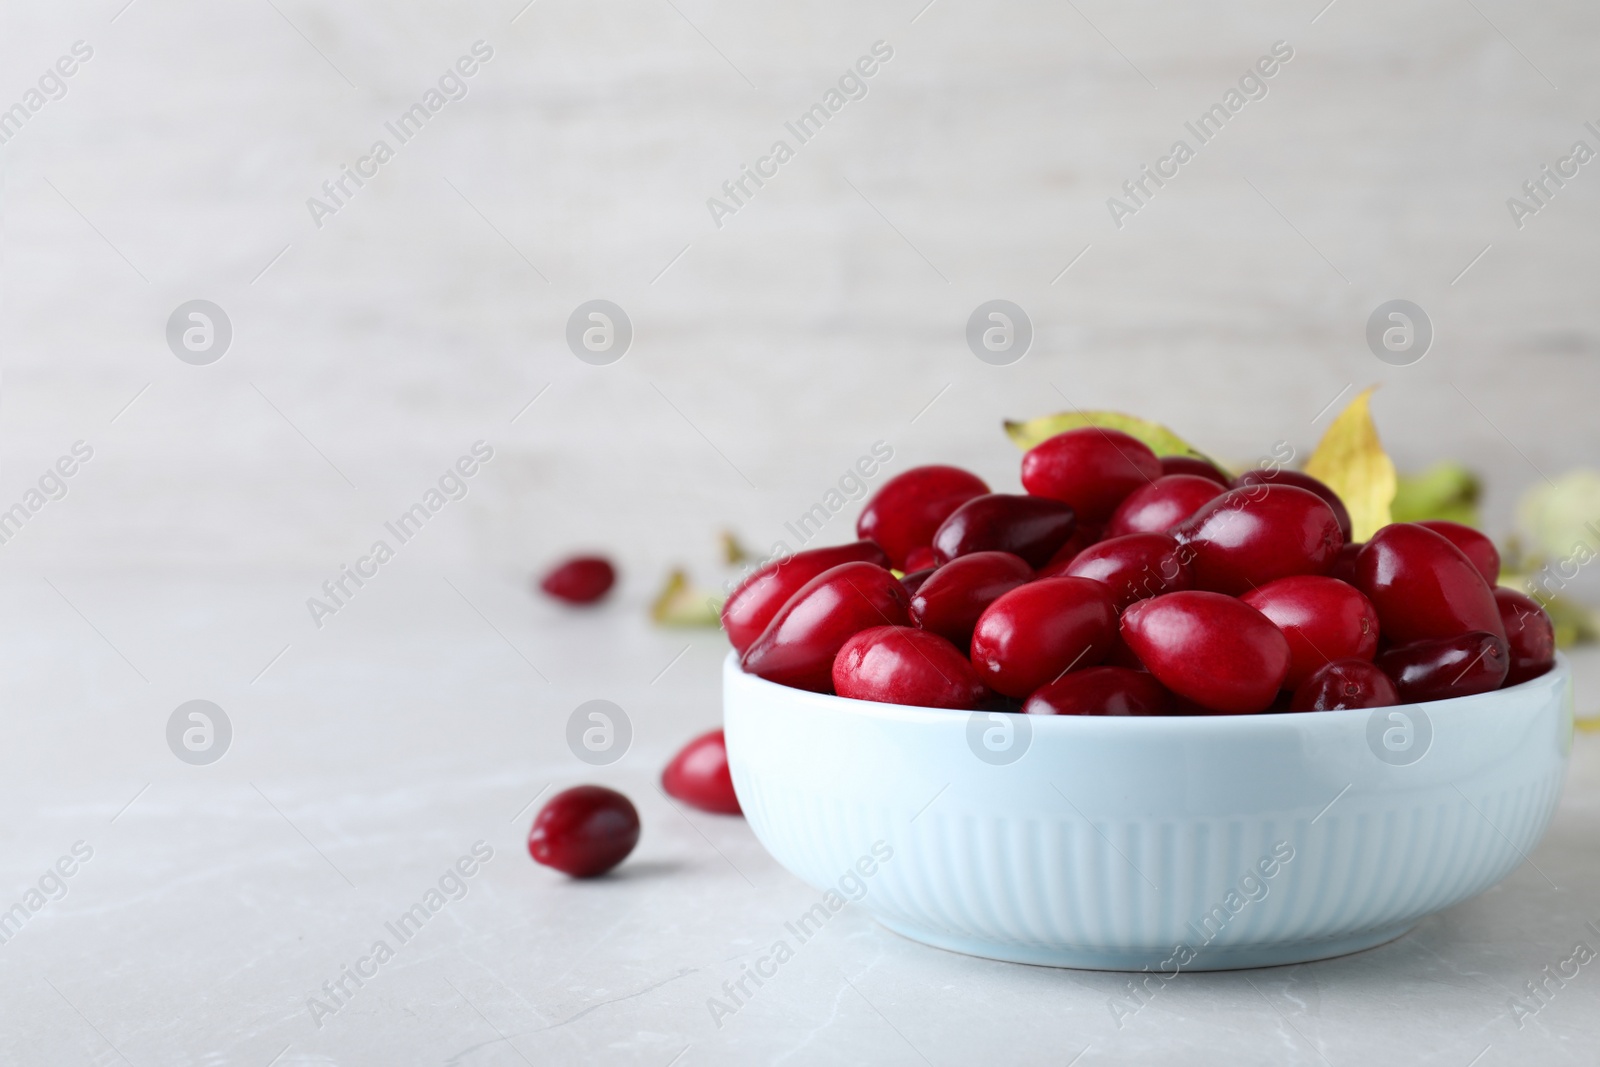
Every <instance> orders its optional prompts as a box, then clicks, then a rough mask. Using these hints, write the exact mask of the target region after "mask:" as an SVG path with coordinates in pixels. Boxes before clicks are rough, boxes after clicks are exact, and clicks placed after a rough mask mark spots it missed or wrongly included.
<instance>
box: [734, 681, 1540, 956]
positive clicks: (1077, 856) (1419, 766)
mask: <svg viewBox="0 0 1600 1067" xmlns="http://www.w3.org/2000/svg"><path fill="white" fill-rule="evenodd" d="M724 705H725V707H724V720H725V721H724V726H725V730H726V736H727V743H728V754H729V763H730V766H731V769H732V773H733V780H734V788H735V790H736V791H737V793H738V795H739V801H740V804H741V806H742V807H743V809H744V812H745V815H746V818H747V819H748V820H749V822H750V825H751V827H752V829H753V830H754V831H755V833H756V836H757V837H758V838H759V839H760V841H761V842H762V844H763V845H764V846H765V847H766V848H767V850H768V851H769V852H771V853H772V855H773V856H774V857H775V858H776V859H777V860H778V861H779V862H780V863H782V864H783V865H784V866H785V867H787V868H788V869H789V870H790V871H792V872H793V873H795V874H796V875H798V876H799V877H801V878H803V879H804V880H806V881H807V882H809V883H811V884H812V885H814V886H817V887H818V888H821V889H832V890H834V891H835V893H836V894H838V898H840V899H858V900H859V902H860V904H861V905H862V906H863V907H865V908H867V909H868V910H869V911H871V912H872V913H873V914H874V915H875V916H877V917H878V918H880V919H881V920H883V921H884V922H885V923H886V924H887V925H889V926H890V927H891V928H893V929H896V930H898V931H900V932H902V933H906V934H908V935H909V936H913V937H920V938H921V939H923V940H927V941H929V942H930V943H934V944H940V945H943V946H945V947H951V948H957V949H959V950H961V951H967V952H975V953H977V954H980V955H988V956H994V957H996V958H1002V959H1017V960H1023V961H1026V962H1036V963H1062V964H1068V965H1074V966H1107V967H1127V968H1131V969H1137V968H1138V967H1141V966H1144V965H1146V964H1149V965H1152V966H1162V965H1163V964H1165V966H1166V967H1167V968H1168V969H1171V968H1172V967H1173V966H1174V961H1176V963H1177V964H1178V965H1181V967H1182V969H1205V968H1209V967H1228V966H1254V965H1258V964H1260V963H1282V962H1291V961H1293V960H1296V959H1313V958H1318V957H1320V956H1324V955H1332V954H1337V953H1338V952H1340V951H1352V950H1353V949H1355V948H1361V947H1366V946H1367V945H1369V944H1376V943H1379V942H1381V941H1382V940H1386V939H1387V938H1389V937H1392V936H1395V935H1396V934H1398V933H1400V932H1403V931H1404V930H1405V929H1406V928H1407V927H1408V926H1409V925H1410V924H1411V923H1413V922H1415V921H1416V920H1417V919H1418V918H1420V917H1422V916H1424V915H1427V914H1430V913H1432V912H1435V911H1438V910H1440V909H1441V908H1445V907H1448V906H1449V905H1451V904H1454V903H1456V902H1458V901H1461V900H1464V899H1466V898H1467V897H1470V896H1473V895H1474V894H1476V893H1479V892H1481V891H1483V890H1484V889H1486V888H1488V887H1489V886H1491V885H1493V884H1494V883H1495V882H1497V881H1499V880H1500V879H1501V878H1503V877H1505V876H1506V874H1508V873H1509V872H1510V871H1511V870H1513V869H1514V868H1515V867H1516V866H1517V865H1518V864H1520V863H1521V862H1522V861H1523V858H1524V857H1525V855H1526V853H1527V852H1528V851H1530V850H1531V849H1532V848H1533V847H1534V845H1536V844H1537V843H1538V841H1539V839H1540V837H1541V836H1542V835H1543V833H1544V830H1545V827H1546V825H1547V824H1548V822H1549V820H1550V817H1551V815H1552V814H1553V812H1554V810H1555V805H1556V802H1557V799H1558V797H1559V793H1560V789H1561V784H1562V780H1563V777H1564V774H1565V767H1566V754H1567V751H1568V750H1569V747H1570V738H1571V684H1570V673H1569V671H1568V668H1567V666H1566V664H1565V662H1563V663H1561V664H1560V665H1559V666H1558V667H1557V669H1556V670H1555V671H1553V672H1551V673H1550V674H1548V675H1546V676H1544V677H1543V678H1541V679H1536V680H1535V681H1533V682H1528V683H1524V684H1523V685H1521V686H1518V687H1515V688H1514V689H1508V690H1502V691H1500V692H1498V693H1493V694H1483V695H1482V696H1479V697H1469V698H1463V699H1460V700H1452V701H1439V702H1435V703H1432V704H1428V705H1414V706H1408V707H1403V708H1396V709H1379V712H1382V713H1384V714H1383V715H1381V716H1378V715H1376V713H1366V712H1324V713H1319V714H1316V715H1292V716H1249V717H1238V716H1227V717H1217V718H1213V719H1209V720H1208V719H1171V720H1149V719H1146V720H1125V719H1123V720H1117V719H1075V718H1061V719H1056V718H1050V719H1038V718H1036V717H1026V716H1017V717H1005V718H1004V719H997V720H993V723H995V724H999V725H1000V726H1003V725H1004V724H1005V722H1006V720H1007V719H1009V720H1010V722H1011V726H1012V729H1013V738H1012V740H1013V742H1014V743H1016V744H1017V746H1018V747H1019V748H1020V749H1021V750H1022V751H1021V755H1020V757H1019V758H1015V759H1014V760H1013V761H1012V762H1009V763H1000V762H995V756H994V754H993V753H992V752H991V753H989V754H988V755H987V756H980V755H979V754H978V753H979V752H980V751H987V750H986V749H985V746H984V744H983V741H982V738H983V732H984V730H986V729H988V728H990V726H991V720H989V719H988V718H987V717H983V716H981V715H980V716H979V717H978V718H976V719H974V717H973V716H971V715H968V714H967V713H960V712H937V711H930V710H926V709H907V708H895V707H890V706H885V705H872V704H863V703H861V702H858V701H848V700H842V699H840V698H837V697H828V696H821V695H818V694H813V693H805V692H801V691H798V690H793V689H787V688H784V687H781V686H775V685H772V684H771V683H768V682H764V681H762V680H761V679H758V678H752V677H751V676H749V675H745V674H744V673H743V672H742V671H740V670H739V668H738V665H737V661H736V660H735V659H732V658H730V661H729V663H728V666H727V670H726V673H725V678H724ZM1390 713H1399V714H1400V715H1401V718H1399V719H1391V718H1390V717H1389V714H1390ZM1020 720H1028V721H1027V722H1026V725H1025V726H1024V725H1023V724H1022V723H1021V721H1020ZM1374 723H1376V725H1374ZM1024 730H1025V731H1026V732H1028V733H1029V734H1030V735H1031V736H1030V737H1029V738H1028V740H1027V741H1026V743H1025V744H1024V743H1021V742H1018V741H1017V737H1016V735H1020V733H1021V732H1023V731H1024ZM1394 730H1398V731H1400V735H1405V736H1408V737H1409V738H1410V740H1411V741H1412V742H1413V745H1414V747H1413V748H1412V749H1411V750H1410V751H1406V752H1402V753H1400V754H1399V755H1398V756H1397V755H1396V754H1395V753H1394V752H1393V751H1390V750H1388V749H1386V748H1385V746H1384V743H1383V738H1384V735H1385V732H1386V731H1394ZM1400 735H1396V736H1400ZM1002 758H1004V757H1002ZM1400 761H1404V762H1400ZM1185 955H1187V956H1189V957H1190V958H1188V959H1181V958H1179V957H1183V956H1185Z"/></svg>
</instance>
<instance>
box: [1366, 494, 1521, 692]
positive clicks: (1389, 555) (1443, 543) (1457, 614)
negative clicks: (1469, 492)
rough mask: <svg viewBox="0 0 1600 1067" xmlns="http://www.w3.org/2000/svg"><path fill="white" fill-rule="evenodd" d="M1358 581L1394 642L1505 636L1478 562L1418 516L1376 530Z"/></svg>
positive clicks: (1389, 639)
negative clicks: (1477, 632)
mask: <svg viewBox="0 0 1600 1067" xmlns="http://www.w3.org/2000/svg"><path fill="white" fill-rule="evenodd" d="M1356 586H1357V587H1358V588H1359V589H1360V590H1361V591H1362V592H1363V593H1365V594H1366V595H1367V599H1368V600H1370V601H1372V605H1373V607H1375V608H1377V609H1378V618H1379V620H1380V621H1381V623H1382V625H1383V636H1384V639H1385V640H1387V641H1389V642H1391V643H1393V644H1397V645H1404V644H1410V643H1412V642H1413V641H1426V640H1428V639H1429V638H1434V637H1455V636H1457V635H1459V634H1464V633H1469V632H1471V631H1473V630H1484V631H1487V632H1489V633H1492V634H1494V635H1495V636H1497V637H1501V638H1503V637H1504V636H1505V628H1504V626H1502V625H1501V623H1500V609H1499V608H1498V607H1496V606H1495V602H1494V593H1493V592H1492V591H1491V590H1490V588H1489V584H1488V583H1487V582H1485V581H1484V580H1483V575H1481V574H1479V573H1478V568H1476V567H1474V566H1473V565H1472V561H1471V560H1469V559H1467V557H1466V556H1465V555H1463V554H1462V552H1461V550H1460V549H1458V548H1457V547H1456V546H1455V545H1453V544H1451V543H1450V542H1449V541H1448V540H1446V539H1445V538H1444V537H1443V536H1442V535H1440V534H1437V533H1434V532H1433V531H1432V530H1430V529H1428V528H1427V527H1425V526H1419V525H1417V524H1416V523H1414V522H1396V523H1391V524H1390V525H1388V526H1385V527H1384V528H1383V529H1381V530H1379V531H1378V532H1377V533H1375V534H1373V535H1372V538H1371V540H1369V541H1368V542H1367V544H1366V547H1365V548H1363V549H1362V550H1361V554H1360V555H1359V556H1357V557H1356ZM1401 695H1402V696H1403V695H1404V693H1402V694H1401Z"/></svg>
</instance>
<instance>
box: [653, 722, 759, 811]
mask: <svg viewBox="0 0 1600 1067" xmlns="http://www.w3.org/2000/svg"><path fill="white" fill-rule="evenodd" d="M661 788H662V789H663V790H665V791H666V794H667V796H669V797H676V798H677V799H678V800H681V801H683V802H684V803H685V804H688V805H690V806H691V807H696V808H699V809H700V810H701V811H713V812H716V813H717V814H719V815H738V814H740V810H739V798H738V797H737V796H736V795H735V794H734V792H733V775H731V774H729V773H728V745H727V742H726V741H725V740H724V739H723V736H722V731H721V730H720V729H719V730H712V731H711V732H710V733H704V734H701V735H700V736H699V737H697V738H695V739H694V740H693V741H690V742H689V743H688V744H687V745H684V746H683V748H682V749H680V750H679V752H678V754H677V755H676V756H673V757H672V762H671V763H669V764H667V769H666V770H664V771H662V772H661Z"/></svg>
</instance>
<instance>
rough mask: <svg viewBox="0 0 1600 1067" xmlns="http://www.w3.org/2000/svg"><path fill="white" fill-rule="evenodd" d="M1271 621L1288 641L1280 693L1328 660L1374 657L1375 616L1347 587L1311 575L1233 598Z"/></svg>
mask: <svg viewBox="0 0 1600 1067" xmlns="http://www.w3.org/2000/svg"><path fill="white" fill-rule="evenodd" d="M1239 599H1240V600H1243V601H1244V602H1245V603H1246V604H1249V605H1250V606H1251V607H1253V608H1255V609H1256V610H1257V611H1259V612H1261V614H1263V615H1265V616H1266V617H1267V618H1269V619H1271V620H1272V622H1273V624H1274V625H1275V626H1277V628H1278V629H1279V630H1282V631H1283V636H1284V637H1286V638H1288V640H1289V674H1288V676H1287V677H1285V678H1284V680H1283V686H1284V688H1285V689H1296V688H1298V687H1299V685H1300V683H1301V682H1303V681H1305V680H1306V679H1307V678H1309V677H1311V675H1312V674H1313V673H1314V672H1315V671H1316V670H1317V669H1318V668H1320V667H1322V666H1323V664H1325V663H1328V662H1330V661H1332V660H1343V659H1359V660H1371V659H1372V657H1373V656H1374V655H1376V654H1377V652H1378V611H1377V609H1376V608H1374V607H1373V606H1372V601H1370V600H1368V599H1367V598H1366V597H1365V596H1363V595H1362V594H1361V590H1359V589H1357V588H1356V587H1355V586H1353V585H1348V584H1346V583H1345V582H1341V581H1339V580H1338V579H1337V578H1324V577H1322V576H1321V575H1317V574H1296V575H1292V576H1291V577H1288V578H1279V579H1278V580H1277V581H1275V582H1268V583H1267V584H1266V585H1263V586H1261V587H1260V588H1259V589H1252V590H1251V591H1250V592H1248V593H1246V594H1245V595H1244V596H1242V597H1240V598H1239Z"/></svg>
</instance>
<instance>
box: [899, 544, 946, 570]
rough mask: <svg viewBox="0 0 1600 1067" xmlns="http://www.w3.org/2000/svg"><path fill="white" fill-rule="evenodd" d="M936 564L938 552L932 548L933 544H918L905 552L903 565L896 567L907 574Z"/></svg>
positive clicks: (937, 563) (937, 562)
mask: <svg viewBox="0 0 1600 1067" xmlns="http://www.w3.org/2000/svg"><path fill="white" fill-rule="evenodd" d="M938 565H939V554H938V553H937V552H935V551H934V550H933V546H932V545H918V546H917V547H916V548H913V549H912V550H911V551H910V552H907V553H906V565H905V567H904V568H896V569H903V570H904V571H905V572H906V573H908V574H909V573H910V572H912V571H925V570H928V569H930V568H933V567H937V566H938Z"/></svg>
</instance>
